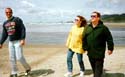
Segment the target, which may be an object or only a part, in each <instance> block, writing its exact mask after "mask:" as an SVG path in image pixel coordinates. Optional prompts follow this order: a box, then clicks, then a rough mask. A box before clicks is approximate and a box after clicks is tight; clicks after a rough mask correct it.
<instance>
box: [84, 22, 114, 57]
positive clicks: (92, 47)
mask: <svg viewBox="0 0 125 77" xmlns="http://www.w3.org/2000/svg"><path fill="white" fill-rule="evenodd" d="M83 40H84V42H83V49H84V50H87V51H88V56H89V57H91V58H97V59H98V58H104V57H105V50H106V43H107V47H108V50H111V51H113V49H114V43H113V38H112V35H111V32H110V31H109V29H108V28H107V27H106V26H105V25H104V24H103V22H101V21H100V22H99V24H98V26H97V27H95V28H93V27H92V24H89V25H88V26H87V27H86V29H85V32H84V39H83Z"/></svg>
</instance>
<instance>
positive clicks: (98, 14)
mask: <svg viewBox="0 0 125 77" xmlns="http://www.w3.org/2000/svg"><path fill="white" fill-rule="evenodd" d="M92 13H96V14H97V17H99V18H100V17H101V14H100V13H99V12H97V11H94V12H92Z"/></svg>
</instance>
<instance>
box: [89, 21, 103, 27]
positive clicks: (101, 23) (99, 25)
mask: <svg viewBox="0 0 125 77" xmlns="http://www.w3.org/2000/svg"><path fill="white" fill-rule="evenodd" d="M102 25H103V22H102V21H101V20H100V21H99V23H98V25H97V26H96V27H95V28H97V27H102ZM89 26H91V27H92V22H91V23H90V24H89Z"/></svg>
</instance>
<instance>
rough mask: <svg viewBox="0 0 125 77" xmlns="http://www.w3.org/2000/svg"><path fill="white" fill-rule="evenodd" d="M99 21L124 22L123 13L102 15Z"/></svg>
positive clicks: (124, 14) (124, 16) (124, 15)
mask: <svg viewBox="0 0 125 77" xmlns="http://www.w3.org/2000/svg"><path fill="white" fill-rule="evenodd" d="M101 19H102V20H103V21H104V22H117V23H118V22H125V13H122V14H110V15H102V17H101Z"/></svg>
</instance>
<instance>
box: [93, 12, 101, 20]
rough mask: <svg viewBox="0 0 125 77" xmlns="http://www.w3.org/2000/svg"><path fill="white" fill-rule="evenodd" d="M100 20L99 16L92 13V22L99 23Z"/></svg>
mask: <svg viewBox="0 0 125 77" xmlns="http://www.w3.org/2000/svg"><path fill="white" fill-rule="evenodd" d="M99 20H100V18H99V17H98V16H97V14H96V13H92V15H91V22H98V21H99Z"/></svg>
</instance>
